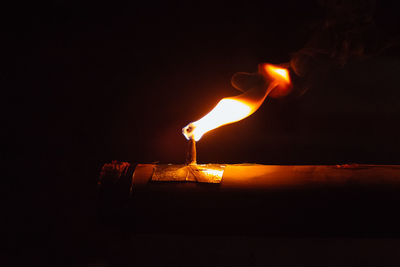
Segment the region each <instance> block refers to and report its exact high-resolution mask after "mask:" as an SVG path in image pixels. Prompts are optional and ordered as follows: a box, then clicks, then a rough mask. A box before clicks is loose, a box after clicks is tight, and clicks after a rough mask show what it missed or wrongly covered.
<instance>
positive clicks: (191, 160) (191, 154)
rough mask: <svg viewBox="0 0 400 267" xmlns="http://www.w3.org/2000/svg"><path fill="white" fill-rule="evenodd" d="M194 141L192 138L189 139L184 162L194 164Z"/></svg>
mask: <svg viewBox="0 0 400 267" xmlns="http://www.w3.org/2000/svg"><path fill="white" fill-rule="evenodd" d="M196 156H197V155H196V141H195V140H194V139H193V138H190V140H189V146H188V151H187V155H186V164H187V165H196V164H197V162H196Z"/></svg>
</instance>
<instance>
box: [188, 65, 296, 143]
mask: <svg viewBox="0 0 400 267" xmlns="http://www.w3.org/2000/svg"><path fill="white" fill-rule="evenodd" d="M259 72H261V74H262V75H263V76H264V77H265V78H266V80H267V82H269V85H268V86H266V85H265V86H259V87H256V88H253V89H250V90H249V91H247V92H245V93H243V94H241V95H237V96H233V97H227V98H223V99H222V100H220V101H219V102H218V104H217V105H216V106H215V107H214V108H213V109H212V110H211V111H210V112H209V113H208V114H207V115H205V116H204V117H203V118H201V119H200V120H198V121H195V122H192V123H190V124H188V125H187V126H185V127H184V128H183V129H182V132H183V135H184V136H185V137H186V139H188V140H190V139H194V140H195V141H199V140H200V139H201V137H202V136H203V135H204V134H205V133H207V132H209V131H211V130H213V129H216V128H218V127H221V126H223V125H227V124H230V123H234V122H237V121H240V120H243V119H244V118H247V117H248V116H250V115H251V114H253V113H254V112H256V111H257V109H258V108H259V107H260V106H261V105H262V103H263V102H264V100H265V98H266V97H267V96H268V94H269V93H270V92H271V91H276V90H278V89H285V88H289V86H290V77H289V72H288V70H287V69H285V68H280V67H277V66H274V65H271V64H261V65H260V71H259Z"/></svg>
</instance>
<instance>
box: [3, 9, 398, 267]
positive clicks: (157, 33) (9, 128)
mask: <svg viewBox="0 0 400 267" xmlns="http://www.w3.org/2000/svg"><path fill="white" fill-rule="evenodd" d="M321 2H323V1H320V2H318V1H271V2H269V1H262V2H251V3H245V2H241V3H233V2H232V3H230V2H226V3H217V2H215V3H203V2H183V1H182V2H175V3H158V2H152V1H149V2H140V3H137V2H131V3H111V2H110V3H99V2H97V1H86V2H81V1H47V2H40V3H8V5H4V6H3V8H2V9H1V28H2V43H1V55H2V57H1V64H0V67H1V69H0V82H1V87H2V89H3V90H2V94H3V97H2V102H3V104H2V114H3V116H4V117H5V123H4V124H3V126H4V128H3V131H2V135H4V137H3V140H4V141H5V144H4V150H3V151H4V152H3V156H4V158H5V163H6V165H7V166H8V169H7V170H9V172H7V175H5V176H4V180H5V181H6V182H7V183H8V185H9V186H8V187H5V188H6V190H5V191H6V192H5V194H6V195H7V196H9V197H8V202H7V203H6V206H7V208H6V210H7V211H8V210H9V211H10V216H6V219H5V221H6V227H4V228H3V229H4V230H5V232H6V233H8V236H9V238H8V239H7V240H8V247H11V248H13V252H12V254H10V255H12V256H13V257H14V258H20V259H21V258H24V259H27V260H28V261H30V260H31V259H32V260H35V261H36V260H37V261H42V260H44V261H45V262H46V263H48V264H51V263H52V264H54V265H64V263H67V264H70V265H72V266H74V264H82V265H84V264H88V263H95V262H99V261H100V262H102V259H103V257H102V256H101V255H100V256H99V255H98V254H96V252H94V251H96V249H98V248H97V247H95V248H93V247H92V246H94V244H95V243H96V244H99V243H98V242H97V241H98V239H96V238H95V237H98V236H99V235H100V234H99V233H98V232H96V230H95V228H96V227H95V226H93V225H94V224H95V223H94V222H95V221H96V219H95V218H94V214H95V212H94V211H95V199H96V179H97V175H98V173H99V170H100V167H101V166H102V164H103V163H105V162H109V161H111V160H115V159H117V160H124V161H132V162H140V163H148V162H157V161H160V162H164V163H182V162H183V160H184V157H185V149H186V139H185V138H184V137H183V136H182V134H181V128H182V127H183V126H185V125H186V124H187V123H188V122H190V121H193V120H196V119H198V118H200V117H201V116H203V115H204V114H205V113H206V112H208V111H209V110H210V109H211V108H212V107H213V106H214V105H215V104H216V103H217V101H219V100H220V99H221V98H223V97H226V96H230V95H235V94H237V93H238V91H236V90H235V89H233V88H232V86H231V85H230V78H231V76H232V75H233V74H234V73H235V72H237V71H247V72H253V71H256V68H257V64H258V63H260V62H271V63H276V64H277V63H282V62H288V61H289V60H290V58H291V54H292V53H293V52H295V51H297V50H299V49H301V48H302V47H303V46H304V45H305V43H306V42H307V40H309V39H310V37H311V36H312V34H313V31H314V30H315V28H316V27H318V25H322V24H323V23H324V20H325V19H326V14H327V11H326V8H325V7H324V6H323V5H321V4H320V3H321ZM374 14H375V15H374V16H375V19H374V21H375V24H376V26H377V29H378V33H379V35H378V37H377V39H379V41H381V42H382V43H385V40H387V39H391V38H392V39H393V37H396V36H398V33H399V32H398V31H399V20H398V8H397V6H396V5H395V4H394V2H393V3H389V2H377V3H376V6H375V9H374ZM398 51H399V48H398V47H397V48H396V47H394V48H390V49H387V50H385V51H384V52H383V53H381V54H379V55H373V56H370V57H368V58H366V59H364V60H362V61H360V60H354V61H351V60H349V61H348V62H347V63H346V64H345V65H344V66H343V67H332V66H331V65H329V64H328V67H326V68H325V69H324V71H321V72H318V79H317V81H315V80H314V83H313V84H312V85H311V86H310V89H309V90H308V91H307V92H306V93H305V94H304V95H303V96H302V97H288V98H286V99H268V100H267V101H266V102H265V103H264V105H263V106H262V107H261V108H260V110H258V111H257V112H256V113H255V114H254V115H252V116H251V117H249V118H248V119H246V120H243V121H241V122H238V123H235V124H232V125H229V126H225V127H222V128H220V129H217V130H215V131H213V132H211V133H209V134H207V135H205V136H204V137H203V138H202V140H201V141H200V142H199V143H198V161H199V162H203V163H207V162H220V163H242V162H253V163H263V164H338V163H352V162H356V163H381V164H399V163H400V161H399V157H398V151H399V149H400V142H399V139H398V136H399V133H400V130H399V129H400V128H399V126H398V122H399V115H400V113H399V112H400V110H399V105H398V103H399V100H400V92H399V90H398V85H399V84H400V76H399V75H398V73H399V71H400V62H399V53H398ZM321 73H322V74H321ZM320 74H321V75H320ZM9 229H16V230H17V231H13V232H12V233H11V232H10V231H9ZM111 236H112V235H110V236H108V237H104V238H103V239H102V242H103V243H102V244H103V245H104V244H106V243H107V244H108V243H109V242H116V243H118V242H122V241H121V240H120V239H118V238H116V237H111ZM113 238H114V239H113ZM154 238H155V240H156V241H157V238H159V237H154ZM96 240H97V241H96ZM173 240H174V239H173ZM158 241H159V240H158ZM147 242H150V241H147ZM171 242H172V243H174V242H175V241H171ZM176 242H178V241H176ZM193 242H195V241H193ZM210 242H211V241H210ZM223 242H225V241H223ZM245 242H253V241H251V240H250V241H249V240H247V241H245ZM257 242H258V241H257ZM257 242H255V245H254V246H256V247H257V246H258V245H257V244H259V243H257ZM279 242H282V241H279ZM279 242H278V243H279ZM100 243H101V242H100ZM311 243H312V242H311ZM174 244H175V243H174ZM175 245H176V246H178V245H177V244H175ZM98 246H100V245H98ZM114 250H116V251H117V250H118V248H115V247H114ZM114 250H112V249H110V250H107V249H105V251H114ZM103 252H104V251H103ZM106 254H107V253H106ZM110 254H112V253H111V252H109V254H107V255H108V257H109V258H110V257H111V258H112V256H110ZM360 254H361V252H360ZM103 256H104V255H103ZM213 257H214V258H215V257H216V256H215V255H214V256H213ZM244 261H245V264H246V261H247V260H244Z"/></svg>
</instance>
